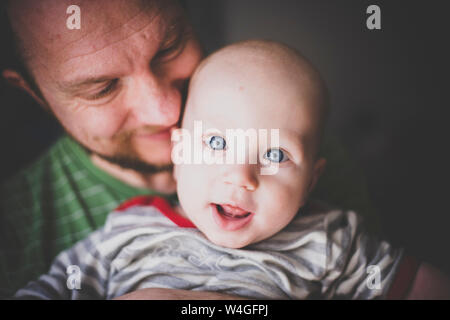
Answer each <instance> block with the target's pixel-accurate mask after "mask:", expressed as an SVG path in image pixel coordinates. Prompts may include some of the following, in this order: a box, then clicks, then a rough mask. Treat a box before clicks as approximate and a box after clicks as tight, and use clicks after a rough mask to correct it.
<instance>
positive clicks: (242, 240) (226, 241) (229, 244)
mask: <svg viewBox="0 0 450 320" xmlns="http://www.w3.org/2000/svg"><path fill="white" fill-rule="evenodd" d="M200 231H202V230H200ZM202 233H203V234H204V235H205V236H206V238H207V239H208V240H209V241H211V242H212V243H214V244H215V245H217V246H220V247H224V248H229V249H242V248H244V247H247V246H249V245H251V244H253V243H256V242H258V241H260V240H257V239H254V238H249V237H242V236H239V235H238V234H236V235H233V234H230V235H224V234H220V235H217V234H213V235H210V234H208V233H206V232H204V231H202Z"/></svg>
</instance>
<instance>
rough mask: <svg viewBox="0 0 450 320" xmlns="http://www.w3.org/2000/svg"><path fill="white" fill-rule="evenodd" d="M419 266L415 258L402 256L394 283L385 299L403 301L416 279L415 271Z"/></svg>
mask: <svg viewBox="0 0 450 320" xmlns="http://www.w3.org/2000/svg"><path fill="white" fill-rule="evenodd" d="M419 266H420V261H419V260H417V259H416V258H414V257H412V256H409V255H404V256H403V258H402V260H401V261H400V265H399V266H398V269H397V274H396V275H395V278H394V282H393V283H392V285H391V287H390V289H389V292H388V293H387V296H386V299H389V300H400V299H405V298H406V295H407V294H408V292H409V290H410V289H411V285H412V284H413V282H414V279H415V278H416V274H417V271H418V269H419Z"/></svg>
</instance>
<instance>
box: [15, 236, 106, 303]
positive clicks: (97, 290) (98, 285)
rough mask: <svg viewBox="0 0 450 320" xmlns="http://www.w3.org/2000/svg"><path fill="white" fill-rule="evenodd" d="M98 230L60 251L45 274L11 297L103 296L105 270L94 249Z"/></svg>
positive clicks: (99, 297) (46, 298)
mask: <svg viewBox="0 0 450 320" xmlns="http://www.w3.org/2000/svg"><path fill="white" fill-rule="evenodd" d="M100 236H101V230H99V231H96V232H94V233H92V234H91V235H89V236H88V237H87V238H86V239H84V240H82V241H80V242H78V243H77V244H75V245H74V246H73V247H72V248H70V249H68V250H66V251H63V252H62V253H60V254H59V255H58V256H57V257H56V258H55V260H54V261H53V263H52V265H51V267H50V270H49V272H48V273H47V274H44V275H42V276H40V277H39V278H38V279H37V280H35V281H31V282H29V283H28V284H27V285H26V286H25V287H24V288H22V289H20V290H18V291H17V292H16V294H15V295H14V298H15V299H33V300H35V299H43V300H53V299H55V300H60V299H103V298H104V291H105V289H104V287H105V286H104V284H105V283H106V279H105V278H106V277H107V274H108V273H107V271H106V268H105V267H104V265H103V262H102V259H100V255H99V253H98V251H97V250H96V247H97V245H98V242H99V239H100Z"/></svg>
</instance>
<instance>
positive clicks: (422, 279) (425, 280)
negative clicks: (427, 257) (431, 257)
mask: <svg viewBox="0 0 450 320" xmlns="http://www.w3.org/2000/svg"><path fill="white" fill-rule="evenodd" d="M406 299H450V279H449V278H448V277H447V276H446V275H445V274H443V273H442V272H440V271H439V270H438V269H436V268H434V267H433V266H431V265H430V264H428V263H425V262H422V263H421V264H420V267H419V269H418V271H417V274H416V277H415V279H414V281H413V283H412V284H411V290H410V291H409V293H408V295H407V296H406Z"/></svg>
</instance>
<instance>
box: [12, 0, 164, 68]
mask: <svg viewBox="0 0 450 320" xmlns="http://www.w3.org/2000/svg"><path fill="white" fill-rule="evenodd" d="M19 2H21V3H22V5H25V4H26V3H27V2H29V1H23V0H19ZM41 2H42V3H45V4H46V5H45V6H44V5H43V4H41ZM66 2H67V1H57V3H55V1H51V0H43V1H39V2H38V1H35V2H34V1H33V3H32V4H28V5H29V7H28V8H26V7H23V6H22V7H21V6H19V5H17V6H14V5H13V6H12V8H11V9H10V15H11V21H12V24H13V27H14V29H15V30H16V31H18V35H19V37H20V40H21V42H22V47H24V48H23V49H24V53H25V55H24V58H25V59H26V60H28V61H31V60H41V61H40V62H39V63H41V64H42V63H45V61H46V60H52V62H56V63H64V62H65V61H67V60H70V59H73V58H76V57H80V56H84V55H89V54H93V53H96V52H98V51H100V50H102V49H104V48H106V47H108V46H111V45H113V44H114V43H117V42H120V41H122V40H124V39H126V38H128V37H131V36H132V35H133V34H135V33H138V32H140V31H142V30H144V29H145V28H146V27H152V28H156V30H158V31H159V30H160V29H161V27H162V26H161V25H160V24H161V23H162V22H163V21H162V19H160V17H159V16H160V15H161V10H162V8H161V7H162V6H166V5H167V4H161V1H144V0H141V1H130V0H114V1H111V0H109V1H98V0H96V1H81V2H80V4H79V6H80V9H81V29H80V30H76V29H75V30H69V29H67V27H66V19H67V18H68V17H69V15H68V14H67V13H66V11H65V10H66V9H67V7H68V6H69V5H70V3H69V2H67V3H66ZM154 24H158V25H157V26H156V27H155V26H154ZM161 34H162V33H161V32H148V33H146V34H145V37H154V39H149V41H155V40H160V39H159V37H161ZM23 49H22V50H23Z"/></svg>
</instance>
